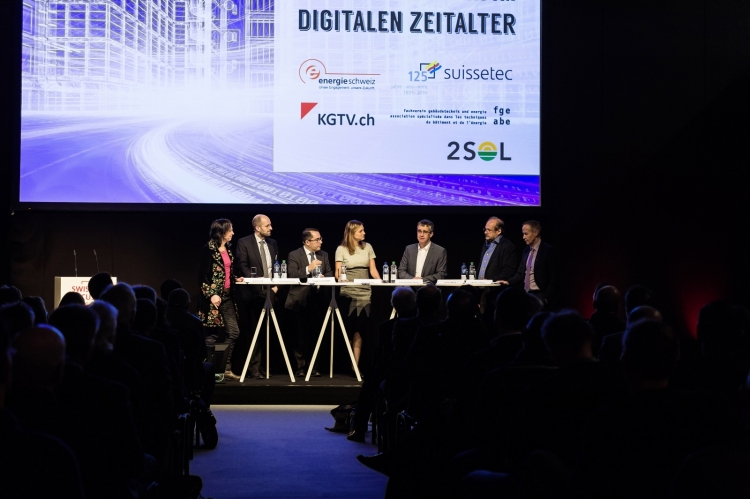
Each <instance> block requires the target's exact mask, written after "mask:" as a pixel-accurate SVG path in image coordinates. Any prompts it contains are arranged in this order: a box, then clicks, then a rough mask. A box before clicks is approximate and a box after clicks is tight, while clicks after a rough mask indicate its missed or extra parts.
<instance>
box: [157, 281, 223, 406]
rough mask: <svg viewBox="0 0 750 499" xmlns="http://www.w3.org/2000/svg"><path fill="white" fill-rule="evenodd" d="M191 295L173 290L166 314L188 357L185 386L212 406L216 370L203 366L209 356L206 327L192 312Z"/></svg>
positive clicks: (182, 290) (206, 364) (206, 363)
mask: <svg viewBox="0 0 750 499" xmlns="http://www.w3.org/2000/svg"><path fill="white" fill-rule="evenodd" d="M189 307H190V295H189V294H188V292H187V291H185V290H184V289H181V288H176V289H174V290H173V291H172V292H171V293H170V295H169V300H168V305H167V310H166V314H165V317H166V320H167V322H168V324H169V326H170V327H171V328H172V329H173V330H175V331H176V332H177V334H178V335H179V340H180V346H181V348H182V351H183V353H184V355H185V362H184V368H183V370H184V377H185V385H186V387H187V389H188V390H189V391H191V392H200V393H201V399H203V401H204V402H205V403H206V405H210V401H211V393H213V387H214V386H215V380H214V366H213V364H211V363H210V362H204V360H205V359H206V357H207V355H208V353H207V350H206V342H205V341H204V337H203V323H202V322H201V320H200V319H199V318H198V316H197V315H193V314H191V313H190V311H189Z"/></svg>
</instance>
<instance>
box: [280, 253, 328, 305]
mask: <svg viewBox="0 0 750 499" xmlns="http://www.w3.org/2000/svg"><path fill="white" fill-rule="evenodd" d="M315 258H317V259H318V260H320V261H321V262H323V264H322V265H321V266H320V274H321V275H322V276H324V277H333V270H332V269H331V263H330V261H329V260H328V253H326V252H325V251H320V250H318V251H316V252H315ZM286 263H287V269H286V274H287V276H288V277H290V278H292V279H294V278H299V277H308V275H307V268H306V267H307V266H308V265H310V261H309V259H308V258H307V250H305V248H304V247H302V248H297V249H296V250H294V251H292V252H291V253H289V256H288V257H287V260H286ZM310 288H311V286H290V287H289V294H288V295H287V297H286V303H285V305H284V307H285V308H288V309H289V310H294V311H296V312H299V311H300V310H301V309H302V308H304V307H306V306H307V295H308V294H310Z"/></svg>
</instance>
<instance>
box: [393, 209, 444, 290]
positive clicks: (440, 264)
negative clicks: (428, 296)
mask: <svg viewBox="0 0 750 499" xmlns="http://www.w3.org/2000/svg"><path fill="white" fill-rule="evenodd" d="M434 231H435V224H433V223H432V222H430V221H429V220H420V221H419V222H418V223H417V243H416V244H410V245H409V246H407V247H406V249H405V250H404V256H402V257H401V263H400V264H399V266H398V278H399V279H422V280H423V281H424V282H430V283H432V284H435V283H436V282H437V280H438V279H445V278H446V276H447V275H448V252H447V251H445V248H443V247H442V246H438V245H437V244H435V243H433V242H432V236H433V234H434Z"/></svg>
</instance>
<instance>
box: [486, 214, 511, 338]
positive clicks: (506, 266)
mask: <svg viewBox="0 0 750 499" xmlns="http://www.w3.org/2000/svg"><path fill="white" fill-rule="evenodd" d="M503 232H505V222H503V221H502V220H500V219H499V218H497V217H490V218H488V219H487V222H485V224H484V246H483V247H482V255H481V257H480V260H479V262H480V263H479V275H478V276H477V278H478V279H490V280H492V281H495V282H497V281H507V280H508V279H510V278H511V277H513V276H514V275H515V274H516V270H517V269H518V252H517V251H516V246H515V244H513V243H512V242H510V241H509V240H508V239H506V238H505V237H503ZM500 289H501V288H485V291H484V293H483V295H482V299H481V302H480V303H481V307H482V311H483V312H484V318H485V321H486V323H487V324H488V325H491V324H492V323H493V321H494V317H493V316H494V315H495V299H496V298H497V295H498V294H499V292H500Z"/></svg>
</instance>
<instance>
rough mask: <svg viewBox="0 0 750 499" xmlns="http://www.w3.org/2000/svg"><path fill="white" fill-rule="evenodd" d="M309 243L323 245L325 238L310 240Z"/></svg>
mask: <svg viewBox="0 0 750 499" xmlns="http://www.w3.org/2000/svg"><path fill="white" fill-rule="evenodd" d="M308 242H311V243H322V242H323V238H322V237H318V238H316V239H308Z"/></svg>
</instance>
